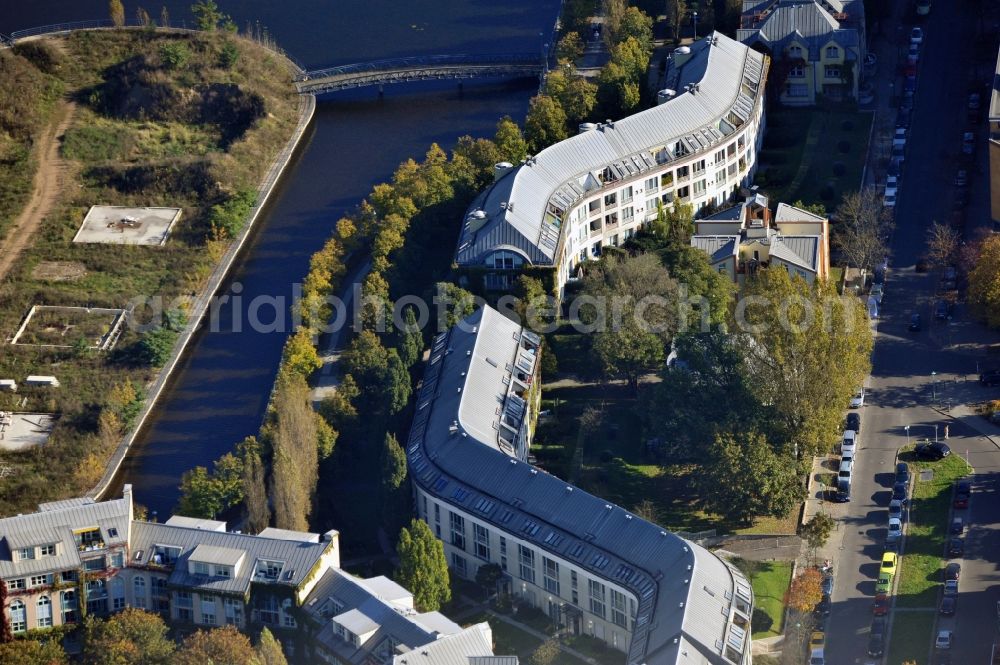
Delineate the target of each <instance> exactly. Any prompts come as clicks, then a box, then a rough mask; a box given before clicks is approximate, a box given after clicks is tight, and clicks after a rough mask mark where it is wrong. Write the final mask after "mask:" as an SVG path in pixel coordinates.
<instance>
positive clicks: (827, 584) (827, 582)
mask: <svg viewBox="0 0 1000 665" xmlns="http://www.w3.org/2000/svg"><path fill="white" fill-rule="evenodd" d="M820 588H822V589H823V593H824V594H830V595H832V594H833V574H832V573H831V574H828V575H824V576H823V581H822V582H821V583H820Z"/></svg>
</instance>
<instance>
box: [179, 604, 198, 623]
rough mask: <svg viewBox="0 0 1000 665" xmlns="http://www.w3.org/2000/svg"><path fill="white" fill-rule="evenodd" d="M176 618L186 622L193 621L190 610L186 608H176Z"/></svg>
mask: <svg viewBox="0 0 1000 665" xmlns="http://www.w3.org/2000/svg"><path fill="white" fill-rule="evenodd" d="M177 618H178V620H180V621H186V622H187V623H191V622H192V621H194V618H193V616H192V614H191V610H189V609H186V608H185V609H180V610H177Z"/></svg>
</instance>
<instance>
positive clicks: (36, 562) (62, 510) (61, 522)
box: [0, 498, 130, 579]
mask: <svg viewBox="0 0 1000 665" xmlns="http://www.w3.org/2000/svg"><path fill="white" fill-rule="evenodd" d="M43 506H44V509H43V510H40V511H39V512H37V513H31V514H28V515H18V516H16V517H7V518H5V519H0V578H2V579H9V578H12V577H25V576H29V575H38V574H43V573H49V572H53V571H58V570H68V569H71V568H79V567H80V566H81V557H80V555H81V554H83V555H84V556H85V557H86V555H87V552H80V551H79V550H78V548H77V544H76V540H75V538H74V531H80V530H83V529H89V528H97V529H99V530H100V540H101V542H103V543H105V544H106V545H108V546H111V545H121V544H124V543H125V542H126V539H127V538H128V533H129V529H128V527H129V513H130V505H129V502H128V501H126V499H124V498H122V499H115V500H114V501H102V502H100V503H96V502H92V501H73V500H69V501H59V502H52V503H48V504H43ZM51 544H56V554H55V555H54V556H44V557H39V558H35V559H26V560H19V561H15V560H14V552H15V551H16V550H18V549H21V548H25V547H38V546H40V545H51ZM101 551H103V550H101Z"/></svg>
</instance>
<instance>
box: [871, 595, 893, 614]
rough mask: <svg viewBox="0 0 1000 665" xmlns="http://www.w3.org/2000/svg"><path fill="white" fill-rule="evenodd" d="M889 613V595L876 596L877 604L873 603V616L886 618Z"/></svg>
mask: <svg viewBox="0 0 1000 665" xmlns="http://www.w3.org/2000/svg"><path fill="white" fill-rule="evenodd" d="M888 613H889V594H887V593H877V594H875V602H874V603H872V614H874V615H875V616H877V617H884V616H885V615H886V614H888Z"/></svg>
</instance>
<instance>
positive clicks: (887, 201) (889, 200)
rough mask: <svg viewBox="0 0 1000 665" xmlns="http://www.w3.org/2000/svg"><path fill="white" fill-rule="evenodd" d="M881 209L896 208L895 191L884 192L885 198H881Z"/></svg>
mask: <svg viewBox="0 0 1000 665" xmlns="http://www.w3.org/2000/svg"><path fill="white" fill-rule="evenodd" d="M882 207H883V208H895V207H896V190H892V191H888V190H887V191H886V193H885V196H883V197H882Z"/></svg>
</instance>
